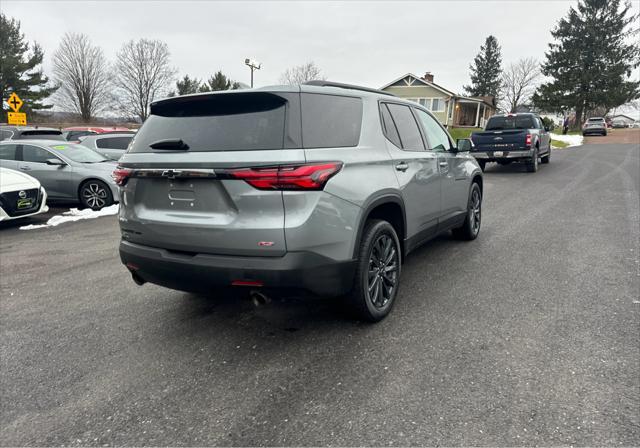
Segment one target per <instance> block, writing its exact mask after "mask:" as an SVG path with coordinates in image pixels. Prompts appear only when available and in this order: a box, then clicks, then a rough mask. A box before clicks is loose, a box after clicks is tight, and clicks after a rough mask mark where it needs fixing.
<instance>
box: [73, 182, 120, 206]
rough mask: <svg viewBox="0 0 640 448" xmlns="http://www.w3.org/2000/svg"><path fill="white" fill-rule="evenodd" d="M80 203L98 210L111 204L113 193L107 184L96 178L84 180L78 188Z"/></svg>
mask: <svg viewBox="0 0 640 448" xmlns="http://www.w3.org/2000/svg"><path fill="white" fill-rule="evenodd" d="M78 195H79V199H80V203H81V204H82V205H83V206H84V207H86V208H90V209H91V210H100V209H101V208H104V207H108V206H110V205H111V204H113V195H112V194H111V189H110V188H109V186H108V185H107V184H105V183H104V182H102V181H101V180H98V179H90V180H87V181H85V182H84V183H83V184H82V185H80V188H79V189H78Z"/></svg>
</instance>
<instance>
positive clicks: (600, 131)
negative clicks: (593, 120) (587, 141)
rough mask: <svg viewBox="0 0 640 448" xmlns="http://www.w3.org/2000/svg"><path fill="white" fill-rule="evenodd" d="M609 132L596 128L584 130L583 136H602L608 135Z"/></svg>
mask: <svg viewBox="0 0 640 448" xmlns="http://www.w3.org/2000/svg"><path fill="white" fill-rule="evenodd" d="M606 133H607V130H606V129H604V128H595V129H583V130H582V135H589V134H597V135H602V134H606Z"/></svg>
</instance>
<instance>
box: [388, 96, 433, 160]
mask: <svg viewBox="0 0 640 448" xmlns="http://www.w3.org/2000/svg"><path fill="white" fill-rule="evenodd" d="M387 106H388V107H389V111H390V112H391V116H392V117H393V122H394V123H395V124H396V127H397V128H398V134H400V141H402V147H403V148H404V149H409V150H421V149H425V147H424V142H423V141H422V136H421V135H420V130H419V129H418V123H416V119H415V118H414V117H413V114H412V113H411V110H410V109H409V107H408V106H401V105H399V104H388V105H387Z"/></svg>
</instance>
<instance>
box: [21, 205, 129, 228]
mask: <svg viewBox="0 0 640 448" xmlns="http://www.w3.org/2000/svg"><path fill="white" fill-rule="evenodd" d="M118 209H119V206H118V204H113V205H111V206H109V207H105V208H103V209H101V210H91V209H90V208H85V209H84V210H78V209H77V208H72V209H71V210H69V211H68V212H64V213H63V214H62V215H55V216H52V217H51V218H49V220H48V221H47V222H46V224H29V225H28V226H22V227H20V230H33V229H43V228H45V227H55V226H59V225H60V224H63V223H65V222H73V221H80V220H83V219H95V218H100V217H101V216H109V215H116V214H117V213H118Z"/></svg>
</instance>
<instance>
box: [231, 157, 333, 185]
mask: <svg viewBox="0 0 640 448" xmlns="http://www.w3.org/2000/svg"><path fill="white" fill-rule="evenodd" d="M341 168H342V163H341V162H323V163H313V164H307V165H292V166H286V165H283V166H278V167H269V168H239V169H233V170H228V171H226V172H225V174H226V175H227V176H229V177H231V178H233V179H241V180H244V181H245V182H247V183H248V184H249V185H251V186H252V187H254V188H257V189H258V190H322V189H323V188H324V186H325V184H326V183H327V181H328V180H329V179H330V178H331V177H332V176H334V175H335V174H336V173H337V172H338V171H340V169H341Z"/></svg>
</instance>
